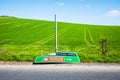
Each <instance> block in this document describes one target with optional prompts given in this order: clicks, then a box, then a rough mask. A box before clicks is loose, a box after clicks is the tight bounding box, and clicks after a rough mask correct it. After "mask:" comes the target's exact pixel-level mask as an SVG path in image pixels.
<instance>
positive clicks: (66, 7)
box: [0, 0, 120, 25]
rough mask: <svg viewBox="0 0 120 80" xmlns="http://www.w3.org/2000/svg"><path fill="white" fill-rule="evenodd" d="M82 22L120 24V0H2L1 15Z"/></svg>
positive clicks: (0, 0)
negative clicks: (55, 17) (55, 18)
mask: <svg viewBox="0 0 120 80" xmlns="http://www.w3.org/2000/svg"><path fill="white" fill-rule="evenodd" d="M54 14H57V20H58V21H62V22H72V23H80V24H98V25H120V0H0V15H9V16H15V17H20V18H30V19H40V20H52V21H53V20H54Z"/></svg>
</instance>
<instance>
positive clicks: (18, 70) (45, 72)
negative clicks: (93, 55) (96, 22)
mask: <svg viewBox="0 0 120 80" xmlns="http://www.w3.org/2000/svg"><path fill="white" fill-rule="evenodd" d="M0 80H120V65H113V64H111V65H106V64H102V65H101V64H89V65H86V64H79V65H75V64H63V65H62V64H47V65H0Z"/></svg>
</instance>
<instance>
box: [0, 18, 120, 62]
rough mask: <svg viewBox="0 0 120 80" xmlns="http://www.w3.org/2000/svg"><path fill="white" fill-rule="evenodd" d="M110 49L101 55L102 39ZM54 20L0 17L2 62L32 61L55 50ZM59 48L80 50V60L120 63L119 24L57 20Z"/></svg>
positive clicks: (0, 56) (61, 49)
mask: <svg viewBox="0 0 120 80" xmlns="http://www.w3.org/2000/svg"><path fill="white" fill-rule="evenodd" d="M102 39H107V43H106V44H107V47H108V51H107V52H106V53H105V55H103V54H101V43H100V42H101V40H102ZM54 40H55V39H54V22H52V21H43V20H30V19H20V18H12V17H0V61H33V60H34V58H35V57H36V56H38V55H43V54H48V53H53V52H54V44H55V43H54V42H55V41H54ZM58 48H59V51H65V52H77V53H78V54H79V57H80V59H81V62H117V63H119V62H120V51H119V50H120V26H98V25H87V24H73V23H63V22H58Z"/></svg>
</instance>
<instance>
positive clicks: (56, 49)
mask: <svg viewBox="0 0 120 80" xmlns="http://www.w3.org/2000/svg"><path fill="white" fill-rule="evenodd" d="M57 51H58V48H57V19H56V14H55V53H56V52H57Z"/></svg>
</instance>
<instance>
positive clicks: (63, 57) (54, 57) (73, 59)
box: [34, 52, 80, 63]
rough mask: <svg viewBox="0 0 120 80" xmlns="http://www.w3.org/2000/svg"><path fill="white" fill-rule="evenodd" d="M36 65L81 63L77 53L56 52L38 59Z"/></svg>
mask: <svg viewBox="0 0 120 80" xmlns="http://www.w3.org/2000/svg"><path fill="white" fill-rule="evenodd" d="M34 63H80V59H79V56H78V54H77V53H73V52H56V53H52V54H47V55H44V56H38V57H36V59H35V61H34Z"/></svg>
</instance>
